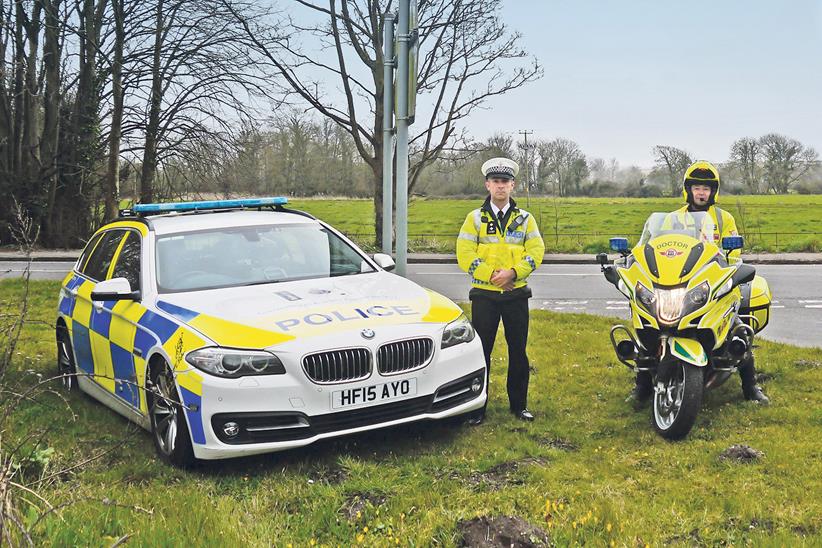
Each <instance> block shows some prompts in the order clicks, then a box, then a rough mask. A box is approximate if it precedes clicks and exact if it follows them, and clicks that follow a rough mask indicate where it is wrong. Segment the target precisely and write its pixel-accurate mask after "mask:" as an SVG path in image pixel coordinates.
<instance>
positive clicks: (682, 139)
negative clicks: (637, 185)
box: [468, 0, 822, 167]
mask: <svg viewBox="0 0 822 548" xmlns="http://www.w3.org/2000/svg"><path fill="white" fill-rule="evenodd" d="M502 16H503V17H504V18H505V20H506V22H507V24H508V25H509V26H510V28H511V29H513V30H517V31H519V32H521V33H522V34H523V45H524V46H525V48H526V49H527V50H528V51H529V52H531V53H532V54H534V55H536V57H537V58H538V59H539V61H540V63H541V64H542V65H543V66H544V68H545V76H544V77H543V78H542V79H541V80H539V81H537V82H536V83H533V84H530V85H529V86H527V87H526V88H523V89H521V90H517V91H514V92H511V93H510V94H508V95H505V96H503V97H499V98H496V99H494V100H493V102H491V103H489V106H491V107H493V108H492V109H491V110H488V111H485V112H477V113H476V114H474V115H473V116H472V117H471V119H470V120H468V128H469V131H470V132H471V133H472V134H473V135H474V136H476V137H478V138H482V137H486V136H488V135H490V134H491V133H493V132H494V131H495V130H501V131H507V132H514V134H515V135H516V133H515V132H516V131H517V130H520V129H531V130H533V131H534V135H533V136H530V137H529V139H531V138H532V137H537V138H540V139H551V138H554V137H566V138H569V139H573V140H574V141H576V142H577V143H579V145H580V146H581V147H582V149H583V151H584V152H585V154H586V155H588V156H589V157H603V158H606V159H607V158H612V157H613V158H616V159H617V160H618V161H619V162H620V164H621V165H622V166H627V165H630V164H636V165H639V166H641V167H650V166H651V165H652V164H653V160H652V156H651V147H653V146H654V145H656V144H666V145H673V146H678V147H680V148H684V149H685V150H687V151H688V152H690V153H691V154H692V155H693V156H694V157H697V158H704V159H707V160H713V161H720V162H721V161H725V160H726V159H727V157H728V150H729V149H730V145H731V143H732V142H733V141H734V139H736V138H738V137H745V136H752V137H758V136H760V135H762V134H765V133H768V132H772V131H776V132H779V133H784V134H786V135H788V136H791V137H794V138H796V139H799V140H800V141H802V142H803V143H805V144H806V145H810V146H813V147H814V148H816V149H817V151H819V152H822V1H820V0H769V1H766V0H711V1H708V0H688V1H684V0H681V1H674V0H667V1H659V0H655V1H650V0H646V1H636V0H630V1H628V0H624V1H617V0H613V1H604V0H601V1H594V0H589V1H570V0H568V1H562V2H560V1H557V0H549V1H528V0H506V1H505V4H504V9H503V12H502ZM516 137H517V138H520V136H519V135H516Z"/></svg>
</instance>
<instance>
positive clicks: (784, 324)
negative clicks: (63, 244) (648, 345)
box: [0, 261, 822, 348]
mask: <svg viewBox="0 0 822 548" xmlns="http://www.w3.org/2000/svg"><path fill="white" fill-rule="evenodd" d="M72 265H73V263H71V262H35V263H32V270H31V276H32V278H33V279H47V280H60V279H62V278H63V277H64V276H65V274H66V272H68V270H69V269H70V268H71V267H72ZM24 268H25V263H23V262H19V261H2V262H0V277H1V278H16V277H19V276H20V275H21V273H22V271H23V269H24ZM756 268H757V273H759V274H760V275H762V276H764V277H765V278H766V279H767V280H768V283H769V284H770V286H771V291H772V292H773V295H774V301H773V304H772V307H771V320H770V323H769V324H768V326H767V327H766V328H765V330H764V331H763V332H762V337H763V338H765V339H769V340H774V341H780V342H786V343H790V344H795V345H799V346H815V347H820V348H822V265H758V266H757V267H756ZM408 274H409V276H410V278H411V279H412V280H414V281H416V282H417V283H419V284H421V285H423V286H425V287H430V288H431V289H433V290H435V291H438V292H440V293H442V294H443V295H446V296H447V297H449V298H451V299H454V300H456V301H467V300H468V288H469V284H468V277H467V275H466V274H465V273H463V272H462V271H461V270H459V268H458V267H457V265H455V264H410V265H408ZM529 285H530V286H531V288H532V290H533V292H534V298H533V299H531V308H532V309H543V310H553V311H556V312H576V313H582V314H598V315H604V316H615V317H618V318H623V319H627V318H628V303H627V301H626V300H625V298H624V297H623V296H622V295H621V294H620V293H619V292H617V290H616V289H615V288H614V287H613V286H612V285H610V284H609V283H608V282H606V281H605V279H604V278H603V277H602V274H601V273H600V271H599V266H597V265H592V264H579V265H564V264H563V265H543V266H542V267H540V269H539V270H538V271H537V272H535V273H534V274H532V275H531V278H530V280H529ZM55 298H56V296H55Z"/></svg>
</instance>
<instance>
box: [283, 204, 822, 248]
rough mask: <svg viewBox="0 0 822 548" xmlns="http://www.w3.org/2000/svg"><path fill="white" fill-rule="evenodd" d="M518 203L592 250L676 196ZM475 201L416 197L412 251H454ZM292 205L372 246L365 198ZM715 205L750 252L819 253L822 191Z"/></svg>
mask: <svg viewBox="0 0 822 548" xmlns="http://www.w3.org/2000/svg"><path fill="white" fill-rule="evenodd" d="M516 200H517V203H518V205H519V206H520V207H524V208H526V209H528V210H529V211H531V212H532V213H533V214H534V215H535V216H536V218H537V221H538V222H539V225H540V230H541V231H542V235H543V238H544V239H545V245H546V249H547V251H548V252H549V253H551V252H555V253H556V252H561V253H595V252H597V251H602V250H604V249H606V248H607V247H608V238H610V237H612V236H627V237H628V238H629V239H630V240H631V242H635V241H636V239H637V238H638V237H639V234H640V233H641V232H642V225H643V223H644V221H645V219H646V218H647V217H648V215H649V214H650V213H652V212H654V211H671V210H673V209H675V208H677V207H679V206H680V205H681V203H682V201H681V200H680V199H677V198H558V199H553V198H532V199H531V205H530V207H528V205H527V204H526V199H525V198H524V197H517V198H516ZM479 204H480V201H479V200H450V199H442V200H441V199H414V200H412V201H411V204H410V207H409V221H408V235H409V248H410V250H411V251H412V252H414V251H417V252H426V251H428V252H442V253H452V252H453V251H454V239H455V238H456V235H457V232H459V228H460V226H461V224H462V221H463V220H464V219H465V215H466V214H467V213H468V212H469V211H470V210H472V209H473V208H475V207H478V206H479ZM290 205H291V206H292V207H295V208H299V209H303V210H305V211H308V212H309V213H312V214H313V215H316V216H317V217H319V218H321V219H323V220H325V221H328V222H329V223H331V224H332V225H333V226H335V227H336V228H338V229H340V230H342V231H344V232H345V233H346V234H347V235H348V236H349V237H351V238H352V239H354V240H355V241H357V242H358V243H359V244H361V245H363V246H365V247H367V248H372V247H373V245H374V205H373V202H372V201H371V200H354V199H351V200H348V199H344V198H343V199H294V200H291V201H290ZM719 205H720V207H722V208H723V209H727V210H728V211H729V212H730V213H731V214H733V215H734V217H735V218H736V222H737V226H738V228H739V230H740V232H741V233H742V234H743V235H744V236H745V249H746V251H749V252H797V251H820V250H822V195H789V196H722V198H721V200H720V203H719Z"/></svg>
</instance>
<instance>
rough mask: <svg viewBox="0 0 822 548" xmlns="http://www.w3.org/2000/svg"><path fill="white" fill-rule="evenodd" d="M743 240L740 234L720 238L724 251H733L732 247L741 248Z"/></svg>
mask: <svg viewBox="0 0 822 548" xmlns="http://www.w3.org/2000/svg"><path fill="white" fill-rule="evenodd" d="M744 244H745V240H744V239H743V238H742V236H725V237H724V238H722V249H724V250H725V251H733V250H734V249H742V246H743V245H744Z"/></svg>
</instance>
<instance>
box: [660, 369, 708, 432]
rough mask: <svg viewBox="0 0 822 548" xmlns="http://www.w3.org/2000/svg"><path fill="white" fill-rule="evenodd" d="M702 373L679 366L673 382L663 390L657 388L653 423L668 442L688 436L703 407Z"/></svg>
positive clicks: (664, 385)
mask: <svg viewBox="0 0 822 548" xmlns="http://www.w3.org/2000/svg"><path fill="white" fill-rule="evenodd" d="M702 382H703V379H702V370H701V369H700V368H698V367H695V366H693V365H690V364H687V363H684V362H679V363H678V364H677V366H676V371H675V372H674V374H673V375H671V378H670V379H669V380H668V381H667V382H666V383H664V384H663V385H662V387H661V388H660V387H659V386H658V383H657V384H655V385H654V403H653V406H652V410H651V422H652V423H653V425H654V430H656V432H657V433H658V434H659V435H660V436H662V437H663V438H665V439H669V440H681V439H682V438H684V437H685V436H687V435H688V432H690V431H691V428H692V427H693V425H694V423H695V422H696V415H697V414H698V413H699V408H700V406H701V405H702V390H703V384H702Z"/></svg>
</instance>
